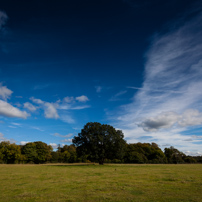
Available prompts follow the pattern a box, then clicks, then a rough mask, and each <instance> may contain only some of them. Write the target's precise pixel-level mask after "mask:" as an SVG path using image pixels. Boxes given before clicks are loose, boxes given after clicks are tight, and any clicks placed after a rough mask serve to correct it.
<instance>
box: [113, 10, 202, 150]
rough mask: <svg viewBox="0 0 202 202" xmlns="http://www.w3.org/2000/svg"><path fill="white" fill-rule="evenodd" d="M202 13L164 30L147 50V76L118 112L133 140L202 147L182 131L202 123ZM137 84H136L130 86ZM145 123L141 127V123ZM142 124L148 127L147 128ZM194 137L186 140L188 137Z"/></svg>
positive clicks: (120, 120) (120, 123) (192, 147)
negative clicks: (167, 30) (168, 29)
mask: <svg viewBox="0 0 202 202" xmlns="http://www.w3.org/2000/svg"><path fill="white" fill-rule="evenodd" d="M201 20H202V13H200V14H198V15H197V16H195V17H193V18H192V19H191V20H190V21H189V22H186V23H184V25H182V26H181V27H179V28H177V29H175V30H172V31H170V32H169V33H167V34H165V35H162V36H160V35H156V36H155V38H154V40H153V42H152V44H151V46H150V49H149V51H148V52H147V55H146V64H145V75H144V82H143V84H142V87H141V88H135V87H134V89H136V90H137V93H136V94H135V95H134V97H133V102H132V103H131V104H128V105H125V106H122V107H121V109H120V110H119V111H120V112H119V115H118V116H117V115H116V117H114V119H115V120H117V125H118V126H119V127H121V128H122V129H123V131H124V134H125V136H126V138H127V139H128V140H129V141H135V142H137V141H140V140H141V141H144V139H141V137H145V140H146V141H154V142H156V143H157V144H160V145H165V144H170V145H172V146H176V147H177V148H179V149H180V148H181V149H182V150H183V151H190V152H192V150H193V149H195V150H198V152H202V149H201V144H195V143H196V142H197V141H199V140H197V139H193V138H191V137H190V136H188V135H184V132H186V131H187V130H188V128H189V127H190V126H192V127H201V125H202V104H201V103H202V91H201V89H202V80H201V78H202V54H201V53H202V37H201V36H202V24H201ZM130 88H133V87H130ZM138 126H141V127H138ZM143 129H144V130H143ZM188 139H189V140H191V139H193V141H184V140H188Z"/></svg>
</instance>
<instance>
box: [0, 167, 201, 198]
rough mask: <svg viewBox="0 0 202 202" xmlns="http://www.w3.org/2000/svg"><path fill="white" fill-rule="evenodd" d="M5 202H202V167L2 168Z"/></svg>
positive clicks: (1, 191)
mask: <svg viewBox="0 0 202 202" xmlns="http://www.w3.org/2000/svg"><path fill="white" fill-rule="evenodd" d="M0 201H3V202H7V201H15V202H18V201H20V202H21V201H37V202H40V201H50V202H51V201H52V202H57V201H138V202H139V201H154V202H157V201H166V202H170V201H177V202H179V201H200V202H201V201H202V164H201V165H200V164H192V165H104V166H99V165H60V164H59V165H0Z"/></svg>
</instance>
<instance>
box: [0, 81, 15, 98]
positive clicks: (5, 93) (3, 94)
mask: <svg viewBox="0 0 202 202" xmlns="http://www.w3.org/2000/svg"><path fill="white" fill-rule="evenodd" d="M12 93H13V91H11V90H10V89H8V88H7V87H6V86H1V83H0V98H2V99H3V100H7V99H8V98H10V96H11V94H12Z"/></svg>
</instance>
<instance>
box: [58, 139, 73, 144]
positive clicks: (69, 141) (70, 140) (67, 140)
mask: <svg viewBox="0 0 202 202" xmlns="http://www.w3.org/2000/svg"><path fill="white" fill-rule="evenodd" d="M61 142H66V143H72V139H64V140H61Z"/></svg>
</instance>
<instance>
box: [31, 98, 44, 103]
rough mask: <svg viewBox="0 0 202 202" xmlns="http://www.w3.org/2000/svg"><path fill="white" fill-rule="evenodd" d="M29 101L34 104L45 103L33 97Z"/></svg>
mask: <svg viewBox="0 0 202 202" xmlns="http://www.w3.org/2000/svg"><path fill="white" fill-rule="evenodd" d="M30 100H31V101H32V102H34V103H35V104H44V103H45V102H44V101H42V100H41V99H36V98H34V97H31V98H30Z"/></svg>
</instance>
